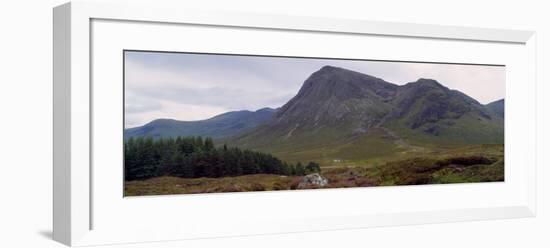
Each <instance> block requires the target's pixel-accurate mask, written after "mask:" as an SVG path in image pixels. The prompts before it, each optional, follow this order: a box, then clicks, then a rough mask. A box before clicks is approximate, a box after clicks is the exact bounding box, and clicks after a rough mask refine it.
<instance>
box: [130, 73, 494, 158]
mask: <svg viewBox="0 0 550 248" xmlns="http://www.w3.org/2000/svg"><path fill="white" fill-rule="evenodd" d="M260 110H261V109H260ZM260 110H258V111H260ZM265 110H266V111H260V112H261V113H263V114H257V112H258V111H255V112H251V111H233V112H228V113H224V114H221V115H218V116H215V117H212V118H210V119H207V120H203V121H196V122H193V124H192V125H191V124H189V122H178V121H176V122H174V123H177V124H179V125H181V126H182V127H178V128H174V129H173V130H171V131H172V132H169V131H165V132H164V134H163V133H162V132H160V131H159V132H156V133H155V132H151V131H148V130H147V128H148V127H147V125H144V126H142V127H140V128H138V129H135V130H141V131H143V132H141V134H142V135H143V136H147V135H148V136H155V135H157V137H160V136H177V135H202V136H211V137H213V138H215V139H217V140H219V141H223V142H227V143H229V144H231V145H235V146H239V147H244V148H250V149H256V150H260V151H266V152H272V153H274V154H276V155H278V156H281V157H284V158H289V159H290V160H293V159H294V158H297V157H299V158H303V157H308V156H309V157H315V156H324V157H327V159H328V157H333V158H337V157H345V156H344V155H345V154H347V153H349V151H348V150H349V149H355V148H354V147H357V146H359V145H365V144H368V145H371V146H378V147H377V148H380V149H382V148H384V149H388V150H391V151H393V152H398V151H401V152H406V151H408V150H411V149H418V148H419V147H426V146H441V145H443V146H448V145H464V144H485V143H503V142H504V140H503V139H504V119H503V118H504V99H501V100H498V101H495V102H492V103H489V104H485V105H484V104H481V103H479V102H478V101H477V100H475V99H473V98H471V97H470V96H468V95H466V94H464V93H462V92H460V91H458V90H453V89H449V88H447V87H446V86H444V85H443V84H441V83H440V82H439V81H437V80H434V79H428V78H419V79H418V80H416V81H413V82H409V83H407V84H404V85H397V84H393V83H390V82H387V81H385V80H383V79H381V78H377V77H374V76H370V75H367V74H363V73H360V72H356V71H352V70H348V69H345V68H339V67H334V66H323V67H322V68H320V69H319V70H317V71H316V72H314V73H312V74H311V75H310V76H309V77H308V78H307V79H306V80H305V81H304V82H303V84H302V87H301V88H300V90H299V91H298V92H297V94H296V95H295V96H294V97H293V98H291V99H290V100H289V101H288V102H287V103H285V104H284V105H283V106H281V107H280V108H278V109H265ZM253 113H256V114H253ZM153 122H155V121H153ZM153 122H151V123H153ZM165 122H166V121H165ZM249 122H250V123H249ZM151 123H149V124H151ZM185 123H186V124H185ZM149 124H148V125H149ZM186 125H187V126H186ZM189 125H191V126H192V128H190V127H189ZM153 126H154V125H153ZM168 126H170V125H168ZM197 126H206V127H209V128H197ZM168 129H170V128H168ZM135 130H129V131H130V132H128V134H132V131H134V133H133V134H134V135H133V136H139V135H138V134H139V132H135ZM174 130H177V131H178V132H175V131H174ZM126 134H127V132H126V131H125V137H126ZM130 136H132V135H130ZM371 148H372V147H371ZM371 148H368V147H365V149H371ZM346 149H348V150H346ZM362 152H363V153H364V152H365V150H363V151H362ZM369 152H370V151H369ZM306 153H307V154H309V155H307V156H306V155H303V154H306ZM297 154H298V155H297Z"/></svg>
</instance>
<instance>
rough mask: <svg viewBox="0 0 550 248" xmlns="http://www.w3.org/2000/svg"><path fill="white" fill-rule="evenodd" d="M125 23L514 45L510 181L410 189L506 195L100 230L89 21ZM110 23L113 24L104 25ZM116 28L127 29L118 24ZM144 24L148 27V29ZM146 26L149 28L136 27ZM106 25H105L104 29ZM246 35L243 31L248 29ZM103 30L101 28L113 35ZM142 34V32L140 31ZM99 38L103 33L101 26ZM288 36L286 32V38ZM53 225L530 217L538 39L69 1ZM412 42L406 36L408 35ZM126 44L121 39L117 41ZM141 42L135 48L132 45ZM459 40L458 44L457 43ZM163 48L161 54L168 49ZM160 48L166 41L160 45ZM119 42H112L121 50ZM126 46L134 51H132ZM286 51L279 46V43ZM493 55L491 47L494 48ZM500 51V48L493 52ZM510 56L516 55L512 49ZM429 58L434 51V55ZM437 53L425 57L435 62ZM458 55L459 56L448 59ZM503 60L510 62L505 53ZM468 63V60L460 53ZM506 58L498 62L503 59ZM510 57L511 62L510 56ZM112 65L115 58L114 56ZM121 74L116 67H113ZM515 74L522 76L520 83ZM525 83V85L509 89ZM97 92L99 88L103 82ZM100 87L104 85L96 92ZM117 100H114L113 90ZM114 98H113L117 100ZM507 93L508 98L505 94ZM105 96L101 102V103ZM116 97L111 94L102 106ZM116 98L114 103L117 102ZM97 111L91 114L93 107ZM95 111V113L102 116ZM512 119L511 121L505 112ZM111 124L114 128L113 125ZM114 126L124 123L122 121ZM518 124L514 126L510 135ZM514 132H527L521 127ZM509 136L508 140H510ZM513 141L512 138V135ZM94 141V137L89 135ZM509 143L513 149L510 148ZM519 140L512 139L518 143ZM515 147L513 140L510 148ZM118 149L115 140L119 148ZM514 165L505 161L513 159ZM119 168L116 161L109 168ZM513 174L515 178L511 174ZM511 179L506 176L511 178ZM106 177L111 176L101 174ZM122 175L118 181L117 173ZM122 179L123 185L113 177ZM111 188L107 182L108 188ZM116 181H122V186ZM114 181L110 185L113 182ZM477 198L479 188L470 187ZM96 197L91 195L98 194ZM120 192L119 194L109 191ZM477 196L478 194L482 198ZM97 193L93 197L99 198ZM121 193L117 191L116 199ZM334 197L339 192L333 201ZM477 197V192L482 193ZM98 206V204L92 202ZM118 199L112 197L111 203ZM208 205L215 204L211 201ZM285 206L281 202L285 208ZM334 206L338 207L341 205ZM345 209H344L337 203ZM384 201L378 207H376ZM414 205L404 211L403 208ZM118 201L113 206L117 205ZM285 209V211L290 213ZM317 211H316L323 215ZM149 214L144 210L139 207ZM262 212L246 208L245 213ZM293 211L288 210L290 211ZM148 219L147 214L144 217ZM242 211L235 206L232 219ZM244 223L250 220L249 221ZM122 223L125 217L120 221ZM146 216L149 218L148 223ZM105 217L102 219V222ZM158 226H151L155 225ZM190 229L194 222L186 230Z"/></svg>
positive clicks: (156, 231)
mask: <svg viewBox="0 0 550 248" xmlns="http://www.w3.org/2000/svg"><path fill="white" fill-rule="evenodd" d="M98 20H99V21H100V22H104V21H107V22H111V23H113V22H117V23H129V24H128V25H138V26H139V25H149V24H151V23H152V24H155V25H157V26H163V25H167V26H172V27H174V26H176V27H179V26H178V25H183V26H185V25H193V26H196V27H214V28H219V29H224V28H234V29H239V30H245V31H246V30H248V31H249V32H261V31H262V30H271V31H277V32H279V31H280V32H291V33H294V34H299V33H309V34H327V35H354V36H358V37H367V36H368V37H382V38H384V37H387V38H392V39H415V40H416V41H415V42H427V41H430V40H432V41H434V42H438V41H452V42H454V43H460V42H464V44H470V43H476V44H477V43H480V44H481V43H482V44H481V46H484V47H485V48H486V47H490V46H492V45H494V46H497V45H499V44H500V45H503V48H502V49H508V48H506V47H510V48H509V49H510V50H513V51H514V52H513V53H514V55H513V56H512V55H511V56H510V58H512V59H513V58H518V60H517V62H515V63H516V65H514V66H511V67H510V68H511V69H510V70H511V72H510V73H509V76H510V77H509V78H508V79H507V101H508V102H507V104H508V103H509V102H510V104H511V105H510V106H511V107H510V108H508V107H507V109H506V123H507V126H506V128H507V130H506V132H507V134H506V138H507V144H506V149H507V154H508V153H510V154H511V155H507V158H506V165H507V166H508V164H511V165H512V168H513V170H512V169H508V167H507V169H506V173H507V175H506V176H507V180H506V182H504V183H502V184H490V185H483V186H480V185H470V186H468V185H461V186H456V185H443V186H437V188H433V187H431V186H426V187H424V186H420V187H413V188H411V189H409V190H410V191H411V192H412V191H414V192H413V193H414V194H419V195H424V196H426V197H436V196H443V194H445V193H446V192H457V194H458V193H467V192H474V191H476V192H486V193H487V194H489V193H491V192H492V193H494V192H501V193H502V194H503V195H507V196H502V198H499V199H495V200H494V201H488V202H485V203H481V202H471V203H469V204H470V205H468V206H472V207H462V206H458V207H457V208H456V209H451V208H448V207H447V208H443V207H442V208H441V209H437V208H436V207H434V209H430V208H429V207H427V205H429V204H427V205H426V206H424V205H423V206H420V205H418V206H417V207H416V208H415V207H414V206H397V207H395V208H393V209H392V211H390V212H375V211H374V210H372V211H371V212H368V211H370V210H361V209H360V208H352V207H350V208H349V209H343V210H345V211H349V214H348V213H344V214H340V215H333V214H330V213H327V214H322V213H315V212H314V213H311V215H310V216H305V217H304V216H302V217H298V216H290V217H288V218H287V219H285V218H280V217H281V216H279V215H276V214H275V215H273V218H271V219H270V218H266V219H258V220H249V221H246V220H244V221H242V222H240V223H239V224H235V225H233V224H231V225H230V224H229V223H227V221H225V222H224V219H223V218H221V217H220V219H218V220H214V219H209V220H207V221H205V223H202V224H200V223H198V220H193V219H191V218H187V219H186V220H187V222H186V223H185V224H181V225H175V224H174V223H166V227H162V226H161V227H159V226H158V225H159V224H162V223H163V222H162V219H163V218H159V219H160V221H159V222H155V221H154V220H153V216H149V217H150V218H149V217H147V218H145V219H146V220H145V223H144V225H143V226H134V227H135V228H134V229H132V228H130V227H131V225H132V224H131V223H126V225H127V226H128V229H122V228H121V227H124V226H125V223H124V218H123V217H121V219H120V220H119V222H122V224H120V223H119V224H120V225H118V226H116V227H117V228H113V229H108V228H103V227H104V226H106V225H105V224H104V225H95V223H94V222H95V220H96V219H97V220H99V219H106V218H110V219H112V218H116V217H117V216H116V212H109V211H108V209H109V208H110V206H109V205H108V204H110V203H109V201H108V199H109V198H105V199H107V200H105V199H103V198H102V197H101V195H99V197H98V194H101V192H104V191H102V190H103V188H104V186H101V185H97V184H96V185H94V182H97V181H98V180H103V178H97V176H98V175H101V173H94V172H93V168H92V166H91V165H92V163H93V162H92V161H96V160H97V159H101V158H99V157H94V156H95V155H94V154H96V155H97V153H94V152H95V150H94V149H95V148H94V147H95V146H94V144H93V141H94V139H95V138H94V137H96V135H100V134H101V133H102V132H103V131H107V129H103V128H101V127H98V126H96V124H97V122H96V121H95V120H94V118H96V119H101V118H102V117H101V116H98V115H95V117H94V118H92V117H93V116H94V113H97V111H98V110H100V111H101V110H102V109H105V106H102V103H100V102H97V101H94V99H96V97H97V96H95V95H94V93H97V92H98V91H97V90H98V88H94V87H95V86H94V85H93V84H92V81H93V78H94V77H95V78H97V77H96V76H95V74H94V73H92V67H93V65H94V64H93V63H94V62H93V60H94V59H98V60H101V59H102V56H95V54H96V53H95V52H98V51H96V50H93V49H102V46H99V45H98V46H96V47H94V46H93V44H92V42H93V41H94V37H92V36H93V35H95V34H94V33H93V31H94V22H96V21H98ZM101 25H103V24H99V25H98V26H97V27H101ZM109 25H110V24H109ZM117 28H125V26H124V25H122V26H121V27H117ZM148 28H149V29H150V28H154V27H151V26H149V27H148ZM138 29H144V30H145V29H147V27H143V28H138ZM104 30H107V28H105V29H104ZM248 31H247V32H248ZM110 32H112V31H109V32H106V34H110ZM140 32H141V31H140ZM98 35H101V31H98ZM289 35H292V34H289ZM53 36H54V68H53V70H54V218H53V221H54V230H53V237H54V239H55V240H57V241H59V242H61V243H64V244H66V245H71V246H84V245H98V244H115V243H129V242H148V241H168V240H185V239H196V238H211V237H226V236H237V235H254V234H274V233H284V232H302V231H321V230H336V229H348V228H365V227H376V226H388V225H409V224H423V223H438V222H450V221H471V220H485V219H500V218H519V217H532V216H535V213H536V209H535V201H536V199H535V191H536V187H535V185H536V182H535V178H536V167H537V164H536V160H535V157H536V156H535V155H536V154H535V150H536V149H535V145H536V141H537V140H536V139H537V138H536V126H535V119H536V113H535V109H536V101H535V95H536V94H535V92H536V84H537V82H536V77H535V74H536V73H535V68H536V56H535V55H536V36H535V33H534V32H531V31H518V30H497V29H485V28H467V27H451V26H439V25H427V24H406V23H390V22H373V21H364V20H341V19H325V18H313V17H297V16H275V15H263V14H252V13H226V12H223V13H222V12H207V11H197V10H192V9H187V8H186V6H185V4H184V3H170V4H162V5H160V4H159V3H158V2H157V3H155V2H153V1H152V2H150V3H139V4H138V3H132V4H129V3H97V2H89V1H74V2H71V3H67V4H64V5H61V6H59V7H56V8H54V34H53ZM411 42H412V41H411ZM121 44H122V46H125V44H124V43H121ZM138 45H139V44H138ZM455 45H456V44H455ZM169 46H170V45H168V44H166V50H171V48H172V47H169ZM159 47H161V48H162V46H159ZM119 48H120V47H116V49H119ZM128 48H129V49H132V48H136V47H128ZM281 49H282V48H281ZM495 51H496V50H495ZM503 51H504V50H503ZM494 53H496V52H494ZM511 53H512V52H511ZM434 56H435V55H434ZM434 56H428V57H430V58H435V57H434ZM454 56H456V55H454ZM491 56H492V55H487V57H486V60H487V61H490V62H494V61H497V60H498V59H493V58H492V57H491ZM510 58H507V59H510ZM463 59H464V60H467V59H468V58H463ZM500 59H503V60H504V58H500ZM506 61H508V60H506ZM117 63H118V62H117ZM118 69H119V70H120V69H121V68H118ZM519 78H521V82H519V80H518V79H519ZM519 83H521V85H522V87H515V88H514V89H513V90H511V87H508V86H511V85H516V84H519ZM99 89H100V90H101V87H100V88H99ZM99 92H100V93H101V91H99ZM114 97H116V96H114ZM113 99H114V98H113ZM508 99H509V100H508ZM106 101H107V100H106ZM111 103H115V104H116V100H113V101H112V100H108V101H107V104H111ZM118 104H120V102H119V103H118ZM94 111H95V112H94ZM100 114H101V113H100ZM510 116H512V117H513V118H512V117H510ZM508 123H509V125H508ZM112 125H119V124H118V123H115V124H112ZM118 127H120V126H118ZM514 130H515V131H514ZM518 130H523V132H522V133H518V132H519V131H518ZM509 138H510V139H509ZM510 140H511V141H513V142H508V141H510ZM95 141H97V139H95ZM512 143H513V144H514V145H513V144H512ZM515 144H517V145H515ZM512 145H513V146H512ZM115 147H116V145H115ZM509 161H510V162H509ZM113 166H120V168H119V170H122V164H119V165H116V164H115V165H113ZM510 173H512V174H510ZM509 177H510V178H511V179H510V180H508V179H509ZM106 181H108V180H106ZM120 181H122V178H120ZM119 184H120V185H121V184H122V182H119ZM111 185H112V184H108V185H106V186H105V187H107V186H109V187H110V186H111ZM120 185H118V186H119V187H120ZM115 186H116V185H115ZM397 191H400V187H392V188H391V189H388V188H385V189H377V190H376V191H375V190H370V191H368V192H367V191H365V190H363V191H354V192H353V193H350V192H351V191H339V190H312V191H310V192H291V193H289V192H286V193H284V192H274V193H238V194H214V195H211V196H208V197H204V196H196V197H195V196H193V197H191V196H188V197H162V196H159V197H148V198H142V199H135V200H132V199H130V200H128V199H126V200H124V201H125V202H124V205H125V206H126V207H127V206H131V205H135V206H139V207H136V208H137V209H138V210H136V211H140V210H139V209H142V208H143V209H144V208H145V206H152V205H154V204H155V202H158V204H182V202H186V203H188V204H191V203H196V204H205V205H201V206H200V207H197V206H195V208H190V210H193V209H195V210H196V209H200V208H204V209H209V208H211V207H212V206H214V205H219V204H223V205H226V206H228V207H231V206H238V204H239V203H244V202H247V201H248V202H251V203H252V204H254V202H253V201H254V199H253V198H265V199H263V201H264V202H270V201H273V202H281V201H288V202H292V201H295V202H296V201H298V202H299V201H300V199H305V198H307V199H310V200H311V201H316V199H320V198H323V197H329V198H330V197H341V198H338V199H340V200H343V201H345V200H346V199H348V198H346V197H353V196H357V195H360V194H367V193H368V194H369V195H372V196H373V197H374V196H375V195H378V196H377V197H383V196H382V194H386V193H387V194H397V195H398V194H399V192H397ZM475 194H478V193H475ZM94 197H95V198H94ZM115 197H116V196H115ZM479 197H482V195H479ZM96 198H97V199H96ZM120 198H121V199H122V195H120ZM335 199H336V198H335ZM478 199H481V198H478ZM97 204H103V205H97ZM112 204H118V203H114V202H113V203H112ZM207 204H212V206H209V205H207ZM283 204H284V202H283V203H281V205H283ZM337 206H338V205H337ZM340 207H341V206H340ZM380 207H383V206H382V205H381V206H380ZM407 207H410V209H407ZM115 208H116V207H113V209H115ZM164 211H166V212H165V213H163V216H168V215H169V214H173V216H176V217H174V218H176V219H177V216H178V215H177V213H173V212H171V211H174V209H172V208H166V209H164ZM197 211H199V212H195V213H193V214H194V215H195V216H196V217H197V218H200V217H201V216H202V215H205V213H204V212H200V210H197ZM285 211H288V209H286V208H285V209H283V211H282V212H283V213H286V212H285ZM320 212H321V211H320ZM144 213H145V212H144ZM254 214H260V213H252V212H251V213H250V215H251V216H254ZM288 214H289V215H291V214H290V213H288ZM145 215H147V213H146V214H145ZM239 216H241V217H245V216H244V215H243V214H242V213H240V212H238V211H237V214H236V216H233V217H234V218H238V217H239ZM245 219H246V218H245ZM121 220H122V221H121ZM147 221H151V222H147ZM104 223H106V222H104ZM153 223H154V224H156V226H155V225H153ZM190 227H193V228H190Z"/></svg>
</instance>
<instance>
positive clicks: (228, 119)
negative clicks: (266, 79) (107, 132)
mask: <svg viewBox="0 0 550 248" xmlns="http://www.w3.org/2000/svg"><path fill="white" fill-rule="evenodd" d="M275 112H276V110H275V109H271V108H263V109H260V110H257V111H255V112H252V111H247V110H243V111H233V112H227V113H224V114H220V115H217V116H214V117H212V118H210V119H207V120H200V121H178V120H171V119H157V120H154V121H151V122H149V123H148V124H146V125H144V126H141V127H135V128H129V129H126V130H125V131H124V138H125V139H127V138H130V137H136V136H150V137H175V136H209V137H212V138H215V139H216V138H225V137H229V136H233V135H236V134H239V133H242V132H246V131H248V130H250V129H252V128H254V127H256V126H258V125H260V124H262V123H264V122H266V121H269V120H270V119H271V118H272V117H273V115H274V113H275Z"/></svg>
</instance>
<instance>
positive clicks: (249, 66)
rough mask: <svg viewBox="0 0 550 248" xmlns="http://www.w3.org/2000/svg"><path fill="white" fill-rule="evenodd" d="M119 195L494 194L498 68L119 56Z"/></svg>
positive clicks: (499, 122) (500, 175)
mask: <svg viewBox="0 0 550 248" xmlns="http://www.w3.org/2000/svg"><path fill="white" fill-rule="evenodd" d="M123 69H124V165H123V166H124V196H145V195H169V194H197V193H223V192H252V191H276V190H307V189H327V188H354V187H377V186H400V185H427V184H450V183H485V182H503V181H504V126H505V125H504V112H505V111H504V109H505V99H504V97H505V88H506V87H505V85H506V78H505V76H506V68H505V67H504V66H499V65H473V64H452V63H427V62H401V61H374V60H358V59H340V58H338V59H335V58H304V57H278V56H259V55H227V54H206V53H184V52H152V51H133V50H127V51H124V68H123Z"/></svg>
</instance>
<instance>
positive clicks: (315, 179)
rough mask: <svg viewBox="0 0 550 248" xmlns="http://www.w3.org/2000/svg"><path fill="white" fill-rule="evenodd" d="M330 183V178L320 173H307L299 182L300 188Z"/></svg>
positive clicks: (317, 186) (316, 186)
mask: <svg viewBox="0 0 550 248" xmlns="http://www.w3.org/2000/svg"><path fill="white" fill-rule="evenodd" d="M327 184H328V179H326V178H324V177H323V176H321V175H320V174H319V173H313V174H309V175H306V176H304V177H303V178H302V181H300V183H299V184H298V188H299V189H309V188H321V187H324V186H326V185H327Z"/></svg>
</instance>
